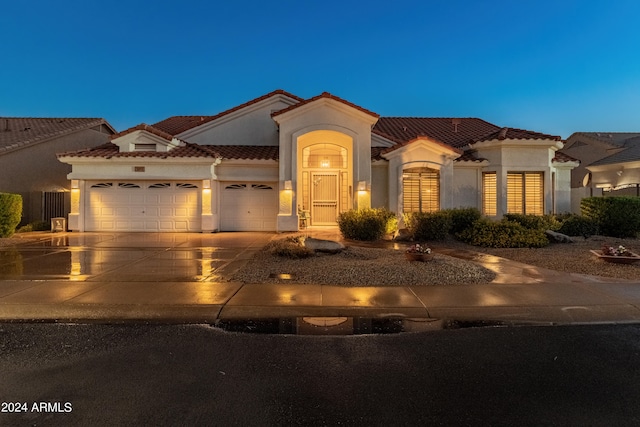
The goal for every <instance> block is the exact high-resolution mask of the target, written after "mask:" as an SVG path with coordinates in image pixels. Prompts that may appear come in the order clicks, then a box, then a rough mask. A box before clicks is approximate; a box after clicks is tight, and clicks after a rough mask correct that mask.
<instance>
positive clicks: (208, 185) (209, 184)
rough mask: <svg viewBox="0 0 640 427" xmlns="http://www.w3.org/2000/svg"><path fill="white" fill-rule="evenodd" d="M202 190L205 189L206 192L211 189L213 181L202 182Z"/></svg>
mask: <svg viewBox="0 0 640 427" xmlns="http://www.w3.org/2000/svg"><path fill="white" fill-rule="evenodd" d="M202 188H204V189H205V190H208V189H210V188H211V181H209V180H208V179H205V180H204V181H202Z"/></svg>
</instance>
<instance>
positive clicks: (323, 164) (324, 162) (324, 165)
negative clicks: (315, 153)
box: [320, 157, 331, 168]
mask: <svg viewBox="0 0 640 427" xmlns="http://www.w3.org/2000/svg"><path fill="white" fill-rule="evenodd" d="M330 165H331V163H329V159H328V158H326V157H325V158H324V160H321V161H320V167H321V168H328V167H329V166H330Z"/></svg>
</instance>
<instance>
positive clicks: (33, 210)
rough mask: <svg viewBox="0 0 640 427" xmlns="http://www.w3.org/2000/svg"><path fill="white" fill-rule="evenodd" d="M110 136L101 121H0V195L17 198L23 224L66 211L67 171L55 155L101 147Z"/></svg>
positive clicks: (67, 206)
mask: <svg viewBox="0 0 640 427" xmlns="http://www.w3.org/2000/svg"><path fill="white" fill-rule="evenodd" d="M114 133H115V130H114V129H113V128H112V127H111V125H109V123H107V122H106V121H105V120H104V119H96V118H17V117H0V192H3V193H17V194H20V195H22V201H23V214H22V224H27V223H31V222H36V221H49V220H50V219H51V218H52V217H66V215H67V214H68V213H69V211H70V207H69V199H70V198H69V190H70V188H69V180H68V178H67V174H69V172H71V166H70V165H67V164H63V163H60V162H59V161H58V160H57V159H56V153H59V152H61V151H69V150H78V149H81V148H86V147H95V146H98V145H101V144H104V143H105V142H108V141H109V136H110V135H112V134H114Z"/></svg>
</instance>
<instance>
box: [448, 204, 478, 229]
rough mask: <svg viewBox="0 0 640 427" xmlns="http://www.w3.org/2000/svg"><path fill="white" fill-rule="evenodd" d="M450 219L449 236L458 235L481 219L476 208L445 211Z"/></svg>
mask: <svg viewBox="0 0 640 427" xmlns="http://www.w3.org/2000/svg"><path fill="white" fill-rule="evenodd" d="M445 212H447V213H448V214H449V216H450V217H451V229H450V230H449V232H450V233H451V234H454V235H455V234H458V233H461V232H463V231H464V230H466V229H467V228H470V227H471V226H473V223H474V222H476V221H478V220H479V219H480V218H482V214H481V213H480V211H479V210H478V209H476V208H454V209H447V210H445Z"/></svg>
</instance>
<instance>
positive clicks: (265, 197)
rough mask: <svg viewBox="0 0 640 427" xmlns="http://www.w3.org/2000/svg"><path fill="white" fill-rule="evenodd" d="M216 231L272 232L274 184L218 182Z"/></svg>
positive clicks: (275, 210) (275, 211)
mask: <svg viewBox="0 0 640 427" xmlns="http://www.w3.org/2000/svg"><path fill="white" fill-rule="evenodd" d="M220 187H221V191H222V197H221V202H220V231H275V229H276V220H277V216H278V192H277V184H276V183H241V182H235V183H234V182H222V183H221V185H220Z"/></svg>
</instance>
